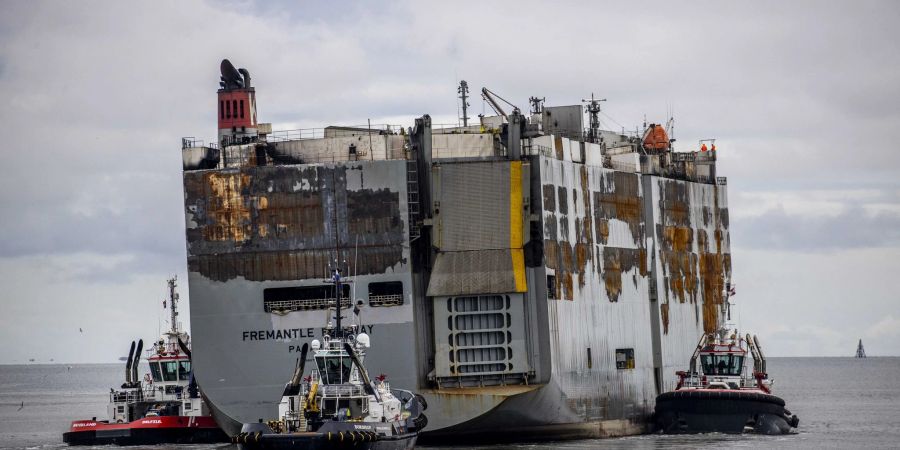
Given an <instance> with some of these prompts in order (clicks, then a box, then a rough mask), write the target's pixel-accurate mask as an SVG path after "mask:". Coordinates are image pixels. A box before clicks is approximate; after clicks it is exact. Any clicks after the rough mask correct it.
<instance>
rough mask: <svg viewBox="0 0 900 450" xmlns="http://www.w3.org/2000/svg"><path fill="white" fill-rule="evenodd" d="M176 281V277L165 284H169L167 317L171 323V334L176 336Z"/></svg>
mask: <svg viewBox="0 0 900 450" xmlns="http://www.w3.org/2000/svg"><path fill="white" fill-rule="evenodd" d="M177 279H178V276H177V275H176V276H174V277H172V278H170V279H169V280H168V281H167V282H168V284H169V317H170V319H169V320H171V322H172V331H171V333H172V334H178V322H177V320H176V318H177V317H178V311H177V310H176V305H175V303H176V302H178V293H177V292H175V287H176V286H177V284H175V281H176V280H177Z"/></svg>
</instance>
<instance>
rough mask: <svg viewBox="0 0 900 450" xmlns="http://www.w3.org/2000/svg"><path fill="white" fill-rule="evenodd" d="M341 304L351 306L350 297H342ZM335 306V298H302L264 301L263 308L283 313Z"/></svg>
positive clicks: (267, 310) (346, 306)
mask: <svg viewBox="0 0 900 450" xmlns="http://www.w3.org/2000/svg"><path fill="white" fill-rule="evenodd" d="M341 306H342V307H344V308H349V307H350V299H349V298H342V299H341ZM332 307H334V298H307V299H302V300H270V301H266V302H264V305H263V309H264V310H265V311H266V312H268V313H276V314H283V313H289V312H292V311H308V310H315V309H327V308H332Z"/></svg>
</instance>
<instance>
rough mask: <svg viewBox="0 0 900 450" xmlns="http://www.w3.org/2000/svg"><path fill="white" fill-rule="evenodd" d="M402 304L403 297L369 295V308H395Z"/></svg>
mask: <svg viewBox="0 0 900 450" xmlns="http://www.w3.org/2000/svg"><path fill="white" fill-rule="evenodd" d="M402 304H403V295H400V294H393V295H370V296H369V306H397V305H402Z"/></svg>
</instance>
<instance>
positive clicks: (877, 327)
mask: <svg viewBox="0 0 900 450" xmlns="http://www.w3.org/2000/svg"><path fill="white" fill-rule="evenodd" d="M866 337H868V338H870V339H890V340H894V342H895V343H897V341H898V340H900V319H898V318H895V317H894V316H893V315H888V316H885V317H884V318H882V319H881V320H879V321H878V322H876V323H875V324H873V325H872V326H871V327H869V328H868V329H867V330H866Z"/></svg>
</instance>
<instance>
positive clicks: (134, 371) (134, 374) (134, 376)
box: [131, 339, 144, 384]
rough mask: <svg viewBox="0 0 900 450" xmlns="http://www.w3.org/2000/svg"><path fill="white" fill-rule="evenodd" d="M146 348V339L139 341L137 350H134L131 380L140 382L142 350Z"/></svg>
mask: <svg viewBox="0 0 900 450" xmlns="http://www.w3.org/2000/svg"><path fill="white" fill-rule="evenodd" d="M143 350H144V340H143V339H141V340H139V341H138V345H137V350H136V351H135V352H134V361H132V363H131V382H132V383H135V384H136V383H138V380H139V378H138V365H139V364H140V363H141V352H142V351H143Z"/></svg>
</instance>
